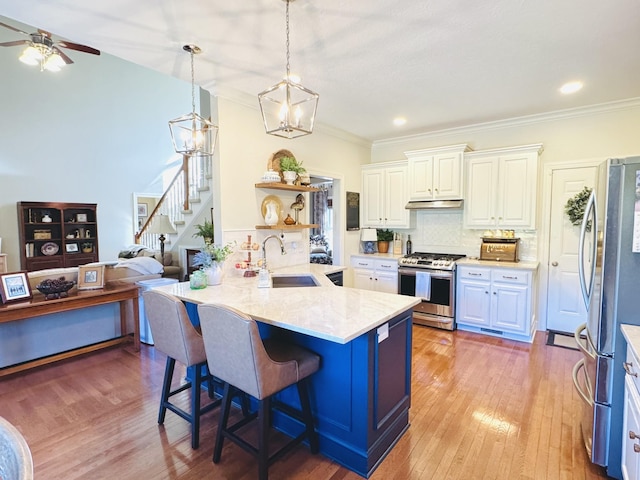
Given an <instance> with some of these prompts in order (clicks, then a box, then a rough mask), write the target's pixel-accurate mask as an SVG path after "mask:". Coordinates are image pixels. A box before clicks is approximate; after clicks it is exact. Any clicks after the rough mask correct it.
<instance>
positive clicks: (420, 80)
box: [0, 0, 640, 140]
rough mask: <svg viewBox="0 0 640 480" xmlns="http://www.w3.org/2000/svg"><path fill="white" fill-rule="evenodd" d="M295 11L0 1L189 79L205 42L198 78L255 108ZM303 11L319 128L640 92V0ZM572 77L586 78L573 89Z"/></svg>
mask: <svg viewBox="0 0 640 480" xmlns="http://www.w3.org/2000/svg"><path fill="white" fill-rule="evenodd" d="M284 12H285V3H284V2H283V1H282V0H235V1H228V0H227V1H222V0H90V1H80V0H19V1H18V0H0V15H3V16H5V17H8V18H10V19H14V20H17V21H19V22H22V23H24V24H27V25H32V26H34V27H37V28H42V29H45V30H48V31H50V32H52V33H53V34H54V39H55V38H56V37H55V36H56V35H57V36H58V38H64V39H67V40H69V41H72V42H77V43H82V44H86V45H90V46H92V47H94V48H97V49H99V50H101V51H103V52H105V53H108V54H111V55H115V56H117V57H120V58H123V59H126V60H129V61H131V62H134V63H137V64H140V65H144V66H146V67H149V68H152V69H154V70H157V71H160V72H164V73H166V74H168V75H173V76H176V77H179V78H182V79H183V80H185V81H187V82H188V81H190V73H189V55H188V54H187V53H185V52H184V51H183V50H182V46H183V45H184V44H187V43H195V44H197V45H198V46H200V47H201V48H202V50H203V53H202V54H201V55H199V56H197V57H196V67H195V70H196V83H198V84H199V85H201V86H202V87H204V88H206V89H207V90H209V91H211V92H212V93H213V94H215V95H218V94H219V95H224V96H234V95H235V96H236V97H237V96H238V95H240V96H243V95H244V94H246V95H250V96H251V97H255V98H256V105H257V97H256V95H257V93H258V92H260V91H262V90H264V89H265V88H267V87H269V86H271V85H273V84H275V83H277V81H279V80H280V79H281V78H282V76H283V74H284V72H285V34H284ZM290 17H291V70H292V73H297V74H299V75H300V76H301V79H302V84H303V85H305V86H306V87H308V88H310V89H312V90H315V91H316V92H318V93H319V94H320V102H319V106H318V122H321V123H324V124H328V125H331V126H334V127H337V128H340V129H343V130H346V131H348V132H351V133H353V134H355V135H358V136H361V137H363V138H366V139H369V140H379V139H384V138H390V137H397V136H401V135H407V134H412V133H421V132H429V131H433V130H440V129H443V128H450V127H457V126H464V125H470V124H476V123H481V122H488V121H494V120H502V119H507V118H513V117H518V116H524V115H531V114H537V113H544V112H550V111H557V110H565V109H570V108H576V107H581V106H586V105H596V104H601V103H607V102H612V101H617V100H622V99H629V98H636V97H640V52H639V51H638V48H639V47H640V1H638V0H613V1H608V2H607V1H602V0H537V1H536V0H491V1H474V0H405V1H403V2H402V1H398V0H366V1H364V0H351V1H347V0H322V1H320V0H315V1H313V0H297V1H295V2H293V3H292V4H291V6H290ZM6 23H11V20H6ZM16 26H18V27H22V26H21V25H19V24H16ZM1 30H3V31H2V32H0V40H1V41H8V40H12V39H20V38H21V37H22V36H21V35H20V34H19V33H17V32H11V31H10V30H7V29H1ZM12 48H16V49H19V47H12ZM67 53H68V54H69V56H70V57H72V58H76V59H77V57H78V56H80V55H85V54H84V53H79V52H74V51H69V50H67ZM17 54H18V52H16V55H17ZM67 68H69V69H71V68H73V66H69V67H67ZM44 74H49V73H43V75H44ZM570 80H581V81H583V82H584V84H585V86H584V88H583V89H582V90H581V91H580V92H578V93H577V94H574V95H572V96H563V95H561V94H560V93H559V92H558V88H559V87H560V86H561V85H562V84H563V83H565V82H567V81H570ZM247 98H249V97H247ZM398 115H402V116H405V117H406V118H407V123H406V125H404V126H403V127H395V126H394V125H393V124H392V119H393V118H394V117H395V116H398Z"/></svg>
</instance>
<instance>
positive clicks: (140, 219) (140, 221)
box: [138, 217, 147, 231]
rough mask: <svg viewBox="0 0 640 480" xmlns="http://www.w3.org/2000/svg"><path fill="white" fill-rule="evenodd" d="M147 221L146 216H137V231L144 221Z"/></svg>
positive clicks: (140, 228)
mask: <svg viewBox="0 0 640 480" xmlns="http://www.w3.org/2000/svg"><path fill="white" fill-rule="evenodd" d="M146 221H147V217H138V231H140V230H142V227H143V226H144V222H146Z"/></svg>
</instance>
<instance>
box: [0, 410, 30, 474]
mask: <svg viewBox="0 0 640 480" xmlns="http://www.w3.org/2000/svg"><path fill="white" fill-rule="evenodd" d="M0 478H3V479H6V480H33V459H32V457H31V450H30V449H29V445H27V441H26V440H25V439H24V437H23V436H22V434H21V433H20V432H19V431H18V429H17V428H16V427H14V426H13V425H12V424H11V423H10V422H9V421H8V420H6V419H5V418H2V417H0Z"/></svg>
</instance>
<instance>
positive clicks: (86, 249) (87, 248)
mask: <svg viewBox="0 0 640 480" xmlns="http://www.w3.org/2000/svg"><path fill="white" fill-rule="evenodd" d="M81 248H82V252H83V253H91V252H93V243H91V242H84V243H83V244H82V245H81Z"/></svg>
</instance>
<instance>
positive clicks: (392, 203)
mask: <svg viewBox="0 0 640 480" xmlns="http://www.w3.org/2000/svg"><path fill="white" fill-rule="evenodd" d="M408 198H409V196H408V194H407V162H390V163H378V164H373V165H365V166H363V167H362V223H363V226H365V227H396V228H409V227H410V216H409V213H410V212H409V210H407V209H406V208H405V205H406V204H407V200H408Z"/></svg>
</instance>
